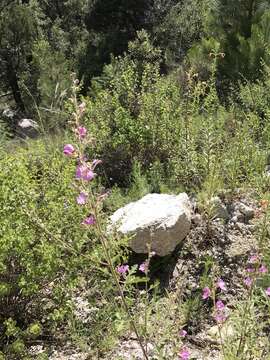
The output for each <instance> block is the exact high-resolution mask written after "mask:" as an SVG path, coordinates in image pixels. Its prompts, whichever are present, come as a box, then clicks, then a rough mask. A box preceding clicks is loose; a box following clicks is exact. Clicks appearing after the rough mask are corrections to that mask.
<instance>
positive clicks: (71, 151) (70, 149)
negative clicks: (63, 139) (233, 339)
mask: <svg viewBox="0 0 270 360" xmlns="http://www.w3.org/2000/svg"><path fill="white" fill-rule="evenodd" d="M74 152H75V149H74V146H73V145H71V144H66V145H65V146H64V151H63V153H64V155H66V156H72V155H73V154H74Z"/></svg>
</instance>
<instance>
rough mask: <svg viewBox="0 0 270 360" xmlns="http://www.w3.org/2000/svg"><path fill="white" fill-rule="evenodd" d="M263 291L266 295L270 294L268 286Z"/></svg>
mask: <svg viewBox="0 0 270 360" xmlns="http://www.w3.org/2000/svg"><path fill="white" fill-rule="evenodd" d="M265 293H266V295H267V296H270V287H268V288H267V289H266V290H265Z"/></svg>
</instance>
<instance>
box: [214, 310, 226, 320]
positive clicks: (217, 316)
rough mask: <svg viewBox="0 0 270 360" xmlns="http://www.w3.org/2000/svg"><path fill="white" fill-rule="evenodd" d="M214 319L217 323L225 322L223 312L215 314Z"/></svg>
mask: <svg viewBox="0 0 270 360" xmlns="http://www.w3.org/2000/svg"><path fill="white" fill-rule="evenodd" d="M214 319H215V320H216V322H217V323H223V322H224V321H225V320H226V315H225V314H224V313H223V312H219V311H218V312H217V313H216V314H215V315H214Z"/></svg>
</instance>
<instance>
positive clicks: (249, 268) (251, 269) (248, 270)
mask: <svg viewBox="0 0 270 360" xmlns="http://www.w3.org/2000/svg"><path fill="white" fill-rule="evenodd" d="M254 271H255V270H254V269H253V268H252V267H248V268H247V272H248V273H253V272H254Z"/></svg>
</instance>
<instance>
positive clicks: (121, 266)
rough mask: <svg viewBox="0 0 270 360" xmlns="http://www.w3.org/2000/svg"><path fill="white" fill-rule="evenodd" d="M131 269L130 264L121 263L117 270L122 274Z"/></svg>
mask: <svg viewBox="0 0 270 360" xmlns="http://www.w3.org/2000/svg"><path fill="white" fill-rule="evenodd" d="M128 270H129V266H128V265H119V266H117V268H116V271H117V272H118V274H120V275H125V274H126V273H127V272H128Z"/></svg>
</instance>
